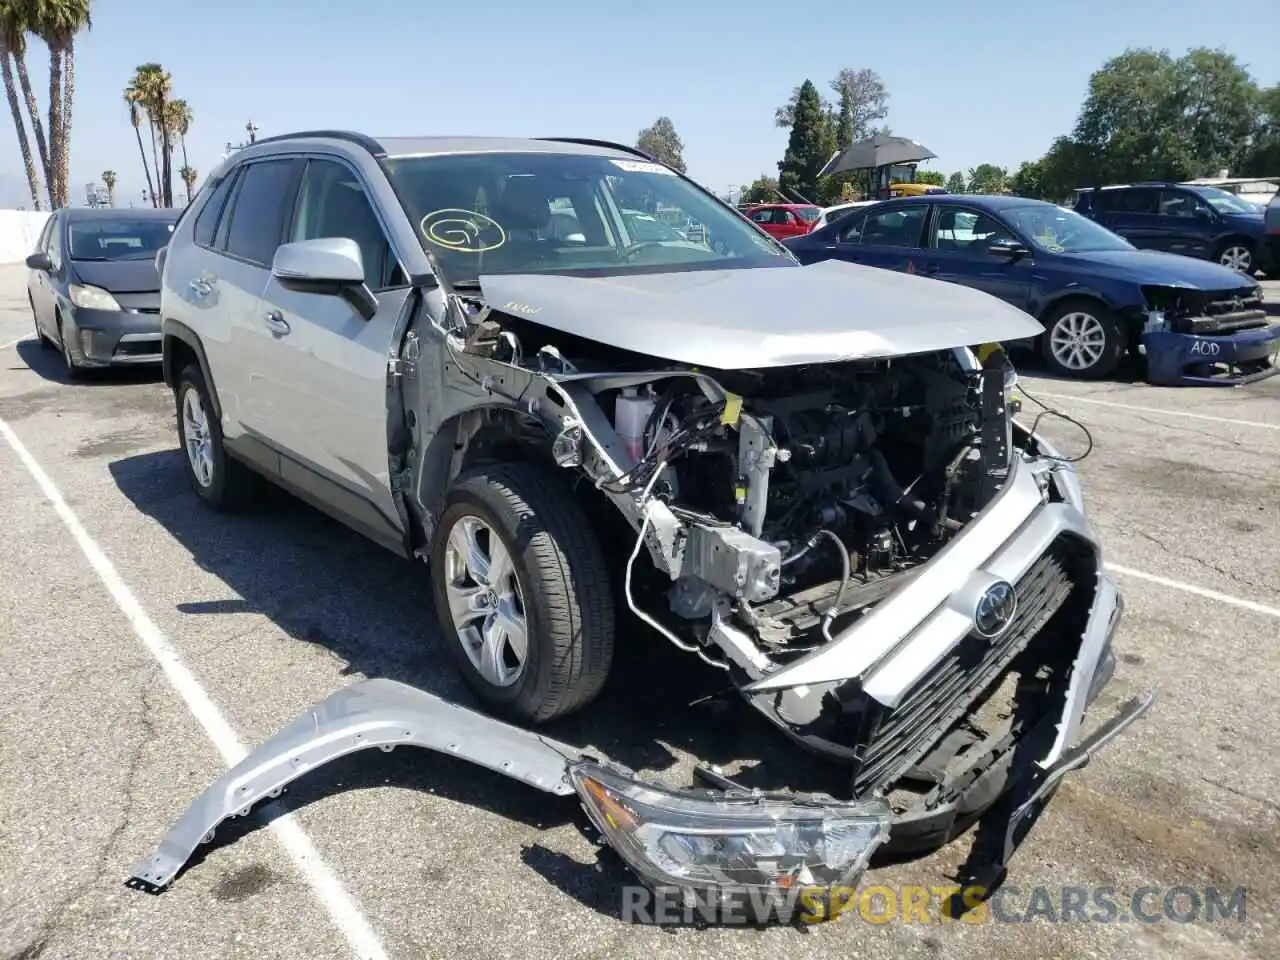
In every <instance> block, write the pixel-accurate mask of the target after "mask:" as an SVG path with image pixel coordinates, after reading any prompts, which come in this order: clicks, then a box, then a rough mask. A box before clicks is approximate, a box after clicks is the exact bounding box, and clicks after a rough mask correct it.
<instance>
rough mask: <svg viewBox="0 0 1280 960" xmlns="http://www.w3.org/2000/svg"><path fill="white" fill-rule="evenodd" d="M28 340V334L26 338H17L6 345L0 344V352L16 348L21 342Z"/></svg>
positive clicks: (29, 336)
mask: <svg viewBox="0 0 1280 960" xmlns="http://www.w3.org/2000/svg"><path fill="white" fill-rule="evenodd" d="M30 339H31V334H29V333H28V334H27V335H26V336H22V337H19V338H18V339H17V340H10V341H9V342H8V343H0V350H8V349H9V348H10V347H14V346H17V345H18V344H20V343H22V342H23V341H25V340H30Z"/></svg>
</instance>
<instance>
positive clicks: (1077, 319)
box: [1040, 300, 1126, 380]
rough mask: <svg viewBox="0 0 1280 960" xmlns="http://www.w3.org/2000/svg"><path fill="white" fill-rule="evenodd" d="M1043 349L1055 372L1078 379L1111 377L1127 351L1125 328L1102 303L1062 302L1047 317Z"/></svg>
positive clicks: (1045, 357)
mask: <svg viewBox="0 0 1280 960" xmlns="http://www.w3.org/2000/svg"><path fill="white" fill-rule="evenodd" d="M1043 322H1044V334H1043V335H1042V336H1041V337H1040V353H1041V354H1042V355H1043V356H1044V359H1045V361H1046V362H1047V363H1048V364H1049V366H1050V367H1052V368H1053V370H1054V372H1056V373H1058V374H1061V375H1062V376H1066V377H1073V378H1075V379H1078V380H1100V379H1102V378H1103V377H1109V376H1110V375H1111V374H1113V373H1114V372H1115V370H1116V368H1117V367H1118V366H1119V365H1120V360H1121V359H1122V358H1123V357H1124V355H1125V350H1126V343H1125V339H1126V338H1125V336H1124V332H1123V331H1122V330H1121V328H1120V325H1119V324H1118V323H1117V322H1116V318H1115V315H1114V314H1112V312H1111V311H1110V310H1108V309H1107V308H1106V307H1105V306H1103V305H1102V304H1101V303H1097V302H1094V301H1086V300H1075V301H1071V302H1068V303H1063V304H1059V305H1058V306H1056V307H1054V308H1052V309H1051V310H1050V311H1049V312H1048V313H1047V314H1045V316H1044V318H1043Z"/></svg>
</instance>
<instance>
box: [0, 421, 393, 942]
mask: <svg viewBox="0 0 1280 960" xmlns="http://www.w3.org/2000/svg"><path fill="white" fill-rule="evenodd" d="M0 434H3V435H4V438H5V440H7V441H8V443H9V446H10V447H12V448H13V452H14V453H16V454H17V455H18V459H19V460H21V461H22V463H23V465H24V466H25V467H26V468H27V472H28V473H30V474H31V476H32V478H33V479H34V480H35V481H36V484H37V485H38V486H39V487H40V491H41V492H42V493H43V494H44V495H45V497H46V498H47V499H48V500H49V502H50V503H51V504H52V505H53V509H54V510H55V511H56V512H57V514H58V517H59V518H60V519H61V520H62V523H63V525H64V526H66V528H67V530H68V531H70V533H71V536H72V537H73V538H74V539H75V541H76V544H77V545H78V546H79V547H80V550H81V551H82V552H83V553H84V556H85V559H86V560H88V561H89V565H90V566H91V567H92V568H93V571H94V573H96V574H97V575H98V579H99V580H101V581H102V585H103V586H104V587H106V588H107V592H108V593H110V594H111V598H112V599H113V600H115V602H116V606H117V607H119V608H120V612H121V613H123V614H124V615H125V617H126V618H127V619H128V621H129V624H130V626H132V627H133V632H134V633H135V634H137V637H138V639H139V640H141V641H142V644H143V646H145V647H146V648H147V650H148V652H149V653H150V654H151V655H152V656H153V657H155V659H156V661H157V662H158V663H159V664H160V666H161V668H162V669H163V670H164V673H165V676H166V677H167V678H168V680H169V684H170V685H171V686H172V687H173V689H174V691H175V692H176V693H177V694H178V696H179V697H181V698H182V701H183V703H185V704H186V706H187V709H188V710H190V711H191V715H192V716H193V717H195V719H196V721H197V722H198V723H199V724H200V726H201V727H203V728H204V732H205V734H206V735H207V736H208V737H209V739H210V740H211V741H213V745H214V746H215V747H216V748H217V750H218V752H219V753H220V754H222V758H223V760H224V761H225V762H226V764H227V766H228V767H231V766H234V765H235V764H237V763H239V762H240V761H241V760H242V759H244V757H245V755H246V754H247V752H248V751H246V750H245V747H244V745H243V744H242V743H241V742H240V738H239V737H238V736H237V735H236V732H235V731H234V730H233V729H232V728H231V725H230V724H229V723H228V722H227V719H226V717H224V716H223V714H222V711H221V710H219V709H218V707H217V705H216V704H215V703H214V702H213V700H212V699H210V697H209V695H208V694H207V693H206V692H205V690H204V688H203V687H202V686H200V681H199V680H197V679H196V678H195V675H194V674H192V673H191V671H190V670H189V669H187V666H186V665H185V664H184V663H183V662H182V658H181V656H180V655H179V654H178V651H177V649H176V648H175V647H174V646H173V644H172V643H170V642H169V639H168V638H167V637H166V636H165V635H164V634H163V633H162V632H161V630H160V628H159V627H158V626H156V624H155V622H154V621H153V620H152V619H151V618H150V617H149V616H147V613H146V611H145V610H143V608H142V604H140V603H139V602H138V600H137V598H136V597H135V596H134V595H133V592H132V591H131V590H130V589H129V587H128V586H127V585H126V584H125V582H124V580H123V579H122V578H121V577H120V574H119V573H118V572H117V571H116V568H115V566H114V565H113V564H112V563H111V561H110V560H108V559H107V556H106V554H104V553H103V552H102V549H101V548H100V547H99V546H98V545H97V543H95V542H94V540H93V538H91V537H90V536H89V534H88V532H87V531H86V530H85V528H84V525H83V524H81V523H80V519H79V518H78V517H77V516H76V515H75V513H74V512H73V511H72V510H71V508H70V507H69V506H67V502H66V500H64V499H63V497H62V494H61V493H60V492H59V490H58V488H57V487H56V486H55V485H54V483H53V481H52V480H51V479H49V475H48V474H46V473H45V472H44V469H43V468H42V467H41V466H40V464H39V463H37V462H36V459H35V457H33V456H32V455H31V452H30V451H29V450H27V448H26V446H25V445H24V444H23V443H22V441H21V440H20V439H18V435H17V434H16V433H14V432H13V428H12V427H10V426H9V424H7V423H5V421H4V420H0ZM271 830H272V831H273V832H274V834H275V837H276V839H277V840H278V841H279V842H280V844H281V846H283V847H284V849H285V851H286V852H287V853H288V854H289V857H290V858H291V859H292V860H293V862H294V864H295V865H296V866H297V868H298V870H299V871H300V872H301V873H302V876H303V878H304V879H305V880H306V882H307V884H308V885H309V886H310V887H311V888H312V890H313V891H314V892H315V894H316V896H317V897H318V898H319V900H320V903H321V904H322V905H323V906H324V908H325V910H326V911H327V912H328V914H329V917H330V919H332V920H333V923H334V925H335V926H337V928H338V929H339V930H340V931H341V933H342V935H343V937H345V938H346V941H347V943H348V944H349V945H350V947H351V949H352V951H353V952H354V953H355V955H356V956H357V957H360V958H362V960H386V957H387V953H386V950H385V949H384V948H383V946H382V943H381V941H380V940H379V939H378V935H377V934H376V933H374V931H373V927H372V926H370V924H369V921H368V919H367V918H366V917H365V916H364V914H363V913H362V912H361V910H360V908H359V907H358V906H357V905H356V903H355V901H354V900H353V899H352V898H351V895H350V894H348V893H347V891H346V889H345V888H344V887H343V885H342V881H341V880H339V879H338V877H337V876H336V875H335V874H334V873H333V871H332V870H330V868H329V866H328V865H327V864H326V863H325V862H324V860H322V859H321V857H320V854H319V852H318V851H317V850H316V848H315V846H314V845H313V844H312V842H311V838H310V837H308V836H307V834H306V833H305V832H303V830H302V828H301V827H300V826H298V824H297V822H296V821H295V820H294V819H293V817H292V815H289V814H286V815H284V816H282V817H278V818H276V819H275V820H273V821H272V822H271Z"/></svg>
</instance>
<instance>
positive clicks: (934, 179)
mask: <svg viewBox="0 0 1280 960" xmlns="http://www.w3.org/2000/svg"><path fill="white" fill-rule="evenodd" d="M946 182H947V180H946V177H944V176H943V175H942V172H941V171H939V170H921V169H920V168H919V167H917V168H916V183H930V184H933V186H935V187H941V186H945V185H946Z"/></svg>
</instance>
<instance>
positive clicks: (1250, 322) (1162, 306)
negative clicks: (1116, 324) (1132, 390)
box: [1141, 284, 1280, 387]
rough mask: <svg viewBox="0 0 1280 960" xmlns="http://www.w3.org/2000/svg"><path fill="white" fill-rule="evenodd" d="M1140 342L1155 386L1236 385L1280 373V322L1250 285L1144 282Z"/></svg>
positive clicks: (1256, 288) (1257, 287)
mask: <svg viewBox="0 0 1280 960" xmlns="http://www.w3.org/2000/svg"><path fill="white" fill-rule="evenodd" d="M1142 293H1143V297H1144V299H1145V300H1146V303H1147V310H1146V311H1145V312H1144V315H1143V317H1142V318H1141V319H1142V338H1141V343H1142V346H1143V348H1144V349H1145V351H1146V355H1147V380H1148V382H1149V383H1152V384H1155V385H1157V386H1170V387H1177V386H1215V387H1235V386H1240V385H1242V384H1246V383H1254V382H1257V381H1259V380H1265V379H1268V378H1269V377H1273V376H1275V375H1276V374H1278V373H1280V324H1277V323H1274V322H1272V321H1271V320H1270V319H1269V318H1268V316H1267V311H1266V309H1265V307H1264V305H1263V297H1264V293H1263V290H1262V287H1261V285H1260V284H1253V286H1252V288H1237V289H1231V290H1208V291H1206V290H1198V289H1190V288H1184V287H1169V286H1154V285H1152V286H1145V287H1143V288H1142Z"/></svg>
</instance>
